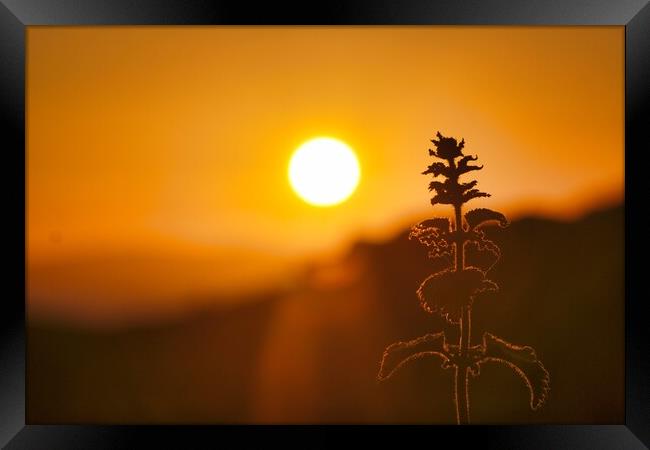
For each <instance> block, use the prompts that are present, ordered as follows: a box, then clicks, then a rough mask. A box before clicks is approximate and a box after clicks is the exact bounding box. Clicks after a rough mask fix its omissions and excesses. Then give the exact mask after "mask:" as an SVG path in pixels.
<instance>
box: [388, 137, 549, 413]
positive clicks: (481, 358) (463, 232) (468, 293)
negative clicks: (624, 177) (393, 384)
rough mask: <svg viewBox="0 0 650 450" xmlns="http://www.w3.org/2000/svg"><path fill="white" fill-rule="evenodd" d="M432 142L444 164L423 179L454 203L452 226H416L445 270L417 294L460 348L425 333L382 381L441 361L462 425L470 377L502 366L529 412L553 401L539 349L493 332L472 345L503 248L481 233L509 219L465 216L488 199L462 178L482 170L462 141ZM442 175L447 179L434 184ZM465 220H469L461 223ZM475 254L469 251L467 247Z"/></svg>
mask: <svg viewBox="0 0 650 450" xmlns="http://www.w3.org/2000/svg"><path fill="white" fill-rule="evenodd" d="M436 136H437V138H438V139H437V140H436V139H432V140H431V142H432V143H433V144H434V145H435V147H436V148H435V150H432V149H429V155H430V156H433V157H434V158H436V159H438V160H439V161H436V162H434V163H433V164H431V165H429V167H428V168H427V169H426V170H425V171H424V172H422V174H423V175H429V174H431V175H433V178H434V181H431V183H430V184H429V191H434V192H435V195H434V196H433V198H431V204H432V205H437V204H442V205H451V206H453V208H454V222H453V228H452V222H451V221H450V220H449V219H448V218H446V217H438V218H433V219H428V220H425V221H423V222H420V223H419V224H417V225H415V226H414V227H413V228H412V229H411V233H410V235H409V238H410V239H417V240H418V241H419V242H420V243H422V244H423V245H425V246H426V247H427V248H428V249H429V252H428V256H429V257H430V258H435V259H438V258H442V262H443V267H444V268H443V269H442V270H440V271H438V272H435V273H433V274H431V275H430V276H428V277H427V278H426V279H425V280H424V281H423V282H422V284H421V285H420V287H419V288H418V290H417V296H418V298H419V300H420V305H421V306H422V308H423V309H424V310H425V311H426V312H428V313H430V314H438V315H440V316H441V317H443V318H444V319H445V320H446V321H447V322H449V323H450V324H453V325H458V327H459V331H460V333H459V341H458V344H449V343H448V342H447V340H446V338H445V333H444V331H443V332H438V333H434V334H426V335H424V336H422V337H419V338H417V339H413V340H411V341H407V342H397V343H395V344H392V345H390V346H389V347H388V348H387V349H386V350H385V351H384V355H383V358H382V361H381V367H380V369H379V375H378V379H379V380H380V381H383V380H385V379H387V378H390V377H391V376H392V375H393V374H394V373H395V372H396V371H397V370H398V369H399V368H401V367H403V366H404V365H405V364H406V363H408V362H410V361H413V360H416V359H419V358H423V357H426V356H436V357H439V358H441V359H442V368H443V369H454V370H455V386H454V400H455V404H456V420H457V423H458V424H468V423H469V420H470V418H469V406H470V401H469V374H470V373H471V374H472V375H473V376H478V375H479V370H480V367H481V365H482V364H485V363H488V362H497V363H501V364H505V365H507V366H508V367H510V368H512V369H513V370H514V371H515V372H516V373H517V374H518V375H519V376H520V377H521V378H522V379H523V380H524V382H525V383H526V385H527V386H528V388H529V390H530V407H531V408H532V409H533V410H536V409H537V408H539V407H540V406H541V405H542V404H543V403H544V402H545V401H546V398H547V396H548V392H549V389H550V387H549V386H550V376H549V373H548V372H547V371H546V369H545V368H544V366H543V365H542V363H541V362H540V361H539V360H538V359H537V355H536V354H535V350H533V348H531V347H528V346H518V345H514V344H511V343H509V342H507V341H505V340H503V339H501V338H499V337H496V336H494V335H493V334H491V333H487V332H486V333H484V334H483V342H482V343H481V344H477V345H472V344H471V323H472V322H471V320H472V319H471V317H472V303H473V302H474V301H476V300H478V299H479V298H480V297H481V295H483V294H484V293H485V292H488V291H493V292H495V291H497V290H498V286H497V284H496V283H494V282H493V281H491V280H489V279H488V278H487V277H486V274H487V272H488V271H489V270H490V269H491V268H492V267H493V266H494V264H496V262H497V261H498V259H499V257H500V256H501V251H500V249H499V247H498V246H497V245H496V244H495V243H494V242H492V241H490V240H489V239H487V238H486V236H485V234H484V233H483V231H482V228H483V227H484V226H486V225H488V224H494V223H495V222H496V223H497V224H498V225H500V226H501V227H505V226H507V225H508V221H507V219H506V218H505V216H504V215H503V214H501V213H499V212H496V211H492V210H490V209H485V208H479V209H472V210H470V211H468V212H466V213H465V214H464V215H463V214H462V207H463V205H464V204H465V203H467V202H469V201H470V200H472V199H475V198H480V197H489V196H490V194H487V193H485V192H481V191H479V190H478V189H476V188H475V187H476V185H477V181H476V180H472V181H469V182H466V183H461V182H460V181H459V178H460V177H461V175H464V174H466V173H468V172H471V171H475V170H476V171H478V170H481V169H482V168H483V166H477V165H473V164H471V162H472V161H476V160H477V159H478V158H477V157H476V156H470V155H464V154H463V149H464V148H465V140H464V139H463V140H461V141H460V142H458V141H457V140H456V139H455V138H453V137H445V136H443V135H442V134H440V132H438V133H437V135H436ZM439 177H441V178H442V179H443V180H444V181H437V179H438V178H439ZM463 219H464V220H463ZM470 248H471V250H472V251H470V252H467V251H466V250H467V249H470Z"/></svg>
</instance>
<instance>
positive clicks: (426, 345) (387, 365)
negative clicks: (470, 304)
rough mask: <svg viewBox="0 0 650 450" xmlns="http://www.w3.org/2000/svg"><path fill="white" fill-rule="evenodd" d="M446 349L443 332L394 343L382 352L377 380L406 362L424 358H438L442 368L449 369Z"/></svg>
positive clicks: (388, 376) (389, 375) (388, 374)
mask: <svg viewBox="0 0 650 450" xmlns="http://www.w3.org/2000/svg"><path fill="white" fill-rule="evenodd" d="M446 348H447V345H446V343H445V333H444V332H440V333H435V334H425V335H424V336H422V337H419V338H417V339H413V340H411V341H408V342H396V343H395V344H392V345H390V346H388V348H386V350H385V351H384V356H383V357H382V359H381V366H380V367H379V374H378V375H377V379H378V380H379V381H384V380H386V379H388V378H390V377H391V376H393V374H394V373H395V372H396V371H397V370H398V369H399V368H401V367H403V366H404V365H405V364H407V363H408V362H411V361H415V360H416V359H420V358H424V357H425V356H437V357H440V358H442V367H443V368H446V367H449V360H450V355H449V353H448V352H447V349H446Z"/></svg>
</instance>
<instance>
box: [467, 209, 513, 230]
mask: <svg viewBox="0 0 650 450" xmlns="http://www.w3.org/2000/svg"><path fill="white" fill-rule="evenodd" d="M465 220H466V221H467V224H468V225H469V229H470V230H473V229H474V228H478V227H481V226H483V224H485V223H487V222H495V221H496V222H498V223H499V226H501V227H506V226H508V219H506V216H504V215H503V214H501V213H500V212H497V211H492V210H491V209H487V208H477V209H472V210H471V211H467V212H466V213H465Z"/></svg>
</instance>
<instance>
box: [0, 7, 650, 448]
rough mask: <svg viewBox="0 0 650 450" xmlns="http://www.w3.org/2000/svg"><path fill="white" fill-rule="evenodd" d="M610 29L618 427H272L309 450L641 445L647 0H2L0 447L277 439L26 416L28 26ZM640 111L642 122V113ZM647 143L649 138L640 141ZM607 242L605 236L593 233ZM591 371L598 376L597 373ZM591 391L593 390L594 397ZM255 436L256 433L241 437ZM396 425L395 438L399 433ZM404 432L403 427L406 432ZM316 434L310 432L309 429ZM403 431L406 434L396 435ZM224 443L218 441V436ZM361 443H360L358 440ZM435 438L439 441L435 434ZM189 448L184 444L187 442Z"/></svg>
mask: <svg viewBox="0 0 650 450" xmlns="http://www.w3.org/2000/svg"><path fill="white" fill-rule="evenodd" d="M120 24H124V25H154V24H158V25H258V24H267V25H294V24H312V25H360V24H361V25H373V24H381V25H393V24H394V25H397V24H400V25H620V26H624V27H625V290H626V292H625V318H626V335H625V343H626V347H625V361H626V366H625V373H626V386H625V388H626V390H625V392H626V394H625V395H626V397H625V423H624V424H613V425H585V426H575V425H545V426H469V427H456V426H400V427H379V426H377V427H363V426H351V427H334V428H332V427H327V426H308V427H282V428H281V430H282V431H285V430H288V431H290V432H291V434H290V436H291V437H292V439H290V440H285V439H284V438H283V443H284V444H292V443H293V444H294V445H295V444H298V445H301V446H307V447H309V448H312V447H315V446H321V445H322V446H327V447H330V446H333V445H337V444H339V443H341V442H345V441H344V440H342V439H341V437H340V431H342V430H343V431H345V432H346V433H347V432H348V431H355V432H358V433H360V434H361V435H363V436H359V437H361V438H362V439H364V442H369V441H379V442H382V443H384V444H393V445H399V444H400V443H409V442H412V443H413V444H416V443H417V445H420V444H419V442H423V444H424V445H434V444H435V443H438V442H444V441H447V442H453V443H454V446H455V448H465V447H466V446H467V445H469V444H475V445H480V446H481V448H501V449H504V448H533V449H565V448H566V449H572V450H573V449H582V448H584V449H638V448H647V447H646V446H648V445H650V360H649V358H648V353H647V350H648V348H649V347H648V342H650V339H648V331H647V329H648V326H647V325H646V320H647V319H646V317H647V316H646V315H645V314H644V313H645V312H646V310H645V302H647V298H646V296H644V295H643V294H642V291H641V288H642V286H641V283H640V281H641V277H642V270H643V265H642V264H637V263H636V262H637V261H641V252H642V250H641V247H640V245H639V243H640V242H642V241H641V236H642V234H641V226H642V225H641V224H642V223H643V221H642V215H641V212H640V206H641V204H642V202H643V201H644V198H643V197H642V195H643V192H644V191H643V190H642V189H641V186H642V184H641V183H642V178H641V170H642V169H643V165H642V164H640V163H639V162H637V161H636V159H637V158H640V157H641V156H640V155H642V154H643V152H644V150H646V148H644V146H643V145H644V143H645V139H647V138H646V134H645V133H644V132H645V131H646V129H647V128H648V126H647V125H648V121H647V120H648V119H647V118H648V117H650V111H649V109H650V95H649V93H650V33H649V30H650V6H649V5H648V1H647V0H619V1H616V2H607V1H605V0H602V1H600V0H593V1H588V0H562V1H558V0H554V1H553V0H544V1H534V2H533V1H522V0H471V1H468V0H465V1H460V0H457V1H454V0H442V1H425V0H419V1H412V2H406V1H388V0H382V1H379V0H376V1H372V0H366V1H347V2H343V1H329V2H326V1H316V2H304V3H301V4H295V5H291V4H289V5H281V4H278V3H276V2H250V1H246V0H239V1H212V2H210V1H205V0H158V1H152V0H140V1H137V2H136V1H129V0H112V1H108V0H84V1H75V0H51V1H47V0H0V114H1V117H2V124H3V125H4V127H3V128H4V132H3V134H2V135H1V136H2V137H1V142H2V143H3V145H2V149H3V156H4V158H5V163H4V164H3V176H2V177H0V179H1V180H2V181H1V182H2V185H3V186H2V190H1V191H0V192H2V196H3V203H4V205H3V206H4V207H3V212H4V219H5V220H4V222H5V223H7V224H8V225H9V229H8V234H5V239H4V252H3V254H4V255H5V256H4V259H5V264H4V267H5V269H4V270H3V271H2V272H3V276H4V277H5V282H4V286H5V296H4V298H3V300H2V303H1V304H2V313H1V314H0V320H1V321H2V324H1V325H2V328H1V331H0V333H1V334H0V392H1V394H0V445H3V446H4V445H6V448H8V449H18V448H57V449H65V448H83V449H89V448H139V447H141V446H142V447H145V446H146V447H160V446H164V447H167V446H169V447H174V448H197V447H198V446H199V445H198V444H197V443H198V442H199V441H200V442H204V443H205V444H204V445H205V446H209V447H214V446H215V444H216V445H218V444H219V443H225V442H231V441H230V439H236V441H233V442H237V447H244V446H249V445H248V444H249V442H251V441H250V440H251V439H259V433H262V435H263V439H266V438H273V437H276V436H278V435H277V433H278V431H279V430H278V428H275V427H262V426H230V427H229V426H200V427H199V426H197V427H195V426H192V427H188V426H145V427H139V426H73V425H69V426H55V425H51V426H47V425H29V424H26V423H25V417H26V416H25V412H26V407H25V376H26V373H25V273H26V270H25V200H26V197H25V177H26V175H28V174H26V173H25V49H26V47H25V35H26V27H27V26H30V25H51V26H57V25H89V26H92V25H120ZM644 118H645V120H644ZM646 145H647V144H646ZM603 239H606V237H603ZM594 376H598V375H597V374H595V375H594ZM594 395H598V393H594ZM251 431H255V432H256V433H251ZM397 432H399V433H397ZM404 432H405V433H404ZM314 434H315V435H316V436H314ZM406 437H408V440H407V441H404V439H405V438H406ZM224 439H228V440H227V441H226V440H224ZM366 439H368V440H369V441H365V440H366ZM441 439H442V441H441ZM191 441H193V442H195V444H188V442H191Z"/></svg>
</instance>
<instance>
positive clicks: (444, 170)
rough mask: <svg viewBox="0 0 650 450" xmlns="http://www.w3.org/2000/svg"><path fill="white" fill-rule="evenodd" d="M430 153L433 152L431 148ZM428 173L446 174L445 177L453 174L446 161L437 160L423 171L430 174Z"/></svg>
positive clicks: (424, 173)
mask: <svg viewBox="0 0 650 450" xmlns="http://www.w3.org/2000/svg"><path fill="white" fill-rule="evenodd" d="M429 153H430V154H432V153H431V150H429ZM428 174H432V175H433V176H434V177H437V176H439V175H444V176H445V177H449V176H450V174H451V168H450V167H449V166H448V165H446V164H445V163H441V162H435V163H433V164H431V165H429V167H427V170H425V171H424V172H422V175H428Z"/></svg>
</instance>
